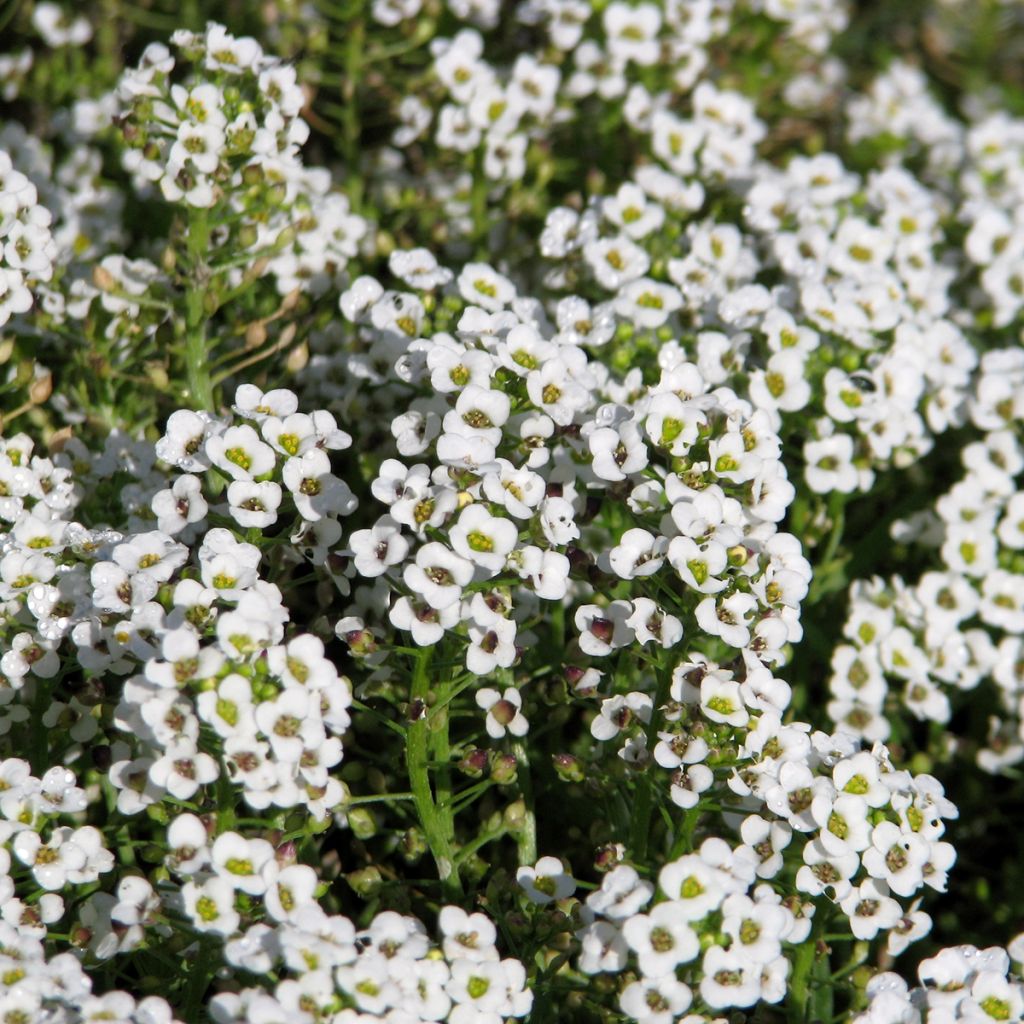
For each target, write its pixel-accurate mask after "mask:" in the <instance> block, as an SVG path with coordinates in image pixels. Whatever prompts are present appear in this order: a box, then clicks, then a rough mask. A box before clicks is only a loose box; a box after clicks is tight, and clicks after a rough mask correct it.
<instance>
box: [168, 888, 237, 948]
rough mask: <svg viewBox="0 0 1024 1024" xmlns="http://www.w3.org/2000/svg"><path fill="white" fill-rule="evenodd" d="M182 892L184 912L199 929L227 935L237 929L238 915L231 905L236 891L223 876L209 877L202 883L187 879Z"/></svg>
mask: <svg viewBox="0 0 1024 1024" xmlns="http://www.w3.org/2000/svg"><path fill="white" fill-rule="evenodd" d="M181 895H182V899H183V900H184V903H185V913H186V914H187V915H188V917H189V918H190V919H191V922H192V925H193V927H195V928H196V929H198V930H199V931H201V932H213V933H214V934H217V935H230V934H231V933H232V932H235V931H237V930H238V925H239V921H240V917H239V914H238V912H237V911H236V910H235V906H234V903H235V890H234V888H233V887H232V885H231V883H230V882H229V881H227V880H226V879H224V878H220V877H213V878H208V879H207V880H206V881H205V882H203V883H202V884H197V883H196V882H191V881H189V882H186V883H185V884H184V885H183V886H182V888H181Z"/></svg>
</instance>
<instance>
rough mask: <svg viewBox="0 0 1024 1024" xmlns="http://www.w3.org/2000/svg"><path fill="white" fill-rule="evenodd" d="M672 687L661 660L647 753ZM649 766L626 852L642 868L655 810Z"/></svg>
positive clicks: (665, 662) (669, 673)
mask: <svg viewBox="0 0 1024 1024" xmlns="http://www.w3.org/2000/svg"><path fill="white" fill-rule="evenodd" d="M671 686H672V668H671V666H670V665H669V664H668V658H667V657H662V659H661V661H660V665H659V668H658V686H657V691H656V693H655V695H654V707H652V708H651V720H650V722H648V723H647V750H648V753H649V752H650V751H651V750H653V748H654V742H655V740H656V739H657V737H658V729H660V728H661V709H662V706H663V705H664V704H665V702H666V701H667V700H668V695H669V690H670V688H671ZM650 773H651V766H650V764H648V765H647V766H646V768H645V769H644V773H643V775H642V776H641V778H640V785H639V787H638V789H639V792H638V793H637V798H636V806H635V807H634V809H633V815H632V827H631V828H630V833H629V849H630V853H631V854H632V856H633V859H634V860H635V861H636V862H637V863H640V864H642V863H643V862H644V860H645V858H646V857H647V843H648V840H649V839H650V832H651V812H652V811H653V809H654V786H655V783H654V782H653V781H652V779H651V774H650Z"/></svg>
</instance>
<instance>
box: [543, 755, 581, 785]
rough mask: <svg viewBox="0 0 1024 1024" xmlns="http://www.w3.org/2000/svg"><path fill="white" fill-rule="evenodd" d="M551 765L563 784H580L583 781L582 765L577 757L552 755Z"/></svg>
mask: <svg viewBox="0 0 1024 1024" xmlns="http://www.w3.org/2000/svg"><path fill="white" fill-rule="evenodd" d="M551 763H552V764H553V765H554V766H555V771H556V772H557V773H558V777H559V778H560V779H561V780H562V781H563V782H582V781H583V779H584V774H583V765H582V764H580V760H579V758H578V757H573V755H572V754H554V755H552V757H551Z"/></svg>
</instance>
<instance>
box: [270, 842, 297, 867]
mask: <svg viewBox="0 0 1024 1024" xmlns="http://www.w3.org/2000/svg"><path fill="white" fill-rule="evenodd" d="M274 859H275V860H276V861H277V864H278V867H282V868H287V867H290V866H291V865H292V864H297V863H298V861H299V851H298V850H297V849H296V846H295V843H294V842H293V841H292V840H291V839H289V840H288V841H287V842H286V843H282V844H281V845H280V846H279V847H278V848H277V849H276V850H275V851H274Z"/></svg>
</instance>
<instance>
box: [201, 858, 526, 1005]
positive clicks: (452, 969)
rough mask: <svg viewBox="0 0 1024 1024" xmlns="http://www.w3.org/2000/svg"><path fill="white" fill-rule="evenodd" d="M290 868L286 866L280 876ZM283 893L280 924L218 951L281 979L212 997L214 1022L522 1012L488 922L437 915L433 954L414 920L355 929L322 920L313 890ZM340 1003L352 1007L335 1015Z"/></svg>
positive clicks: (391, 915)
mask: <svg viewBox="0 0 1024 1024" xmlns="http://www.w3.org/2000/svg"><path fill="white" fill-rule="evenodd" d="M300 867H301V866H300ZM294 870H297V869H296V868H285V869H284V871H282V873H281V877H283V876H284V875H285V874H286V873H287V872H288V871H294ZM302 870H304V871H306V872H308V873H309V875H313V871H312V869H311V868H302ZM288 885H289V887H290V890H289V892H290V895H289V903H290V906H289V915H288V917H287V919H281V918H278V920H279V922H280V923H277V924H275V925H274V927H268V926H267V925H256V926H254V927H252V928H250V929H249V930H248V931H246V932H245V933H244V934H242V935H240V936H239V937H238V938H236V939H233V940H232V941H231V942H229V943H228V944H227V946H226V947H225V957H226V959H227V961H228V963H230V964H232V965H233V966H235V967H239V968H241V969H243V970H245V971H248V972H250V973H252V974H257V975H266V974H268V973H269V972H270V971H271V970H274V969H277V970H279V971H280V972H281V974H282V975H283V977H282V980H280V981H278V982H277V984H276V985H274V986H273V988H272V989H269V990H268V989H263V988H244V989H242V990H241V991H240V992H238V993H225V994H223V995H217V996H214V998H213V999H212V1000H211V1002H210V1015H211V1017H212V1019H213V1020H214V1021H216V1022H217V1024H247V1022H249V1021H253V1020H273V1019H281V1020H283V1019H285V1018H286V1017H287V1016H288V1015H289V1014H294V1013H297V1012H298V1013H302V1014H304V1015H309V1016H310V1017H312V1018H314V1019H315V1018H316V1017H319V1016H324V1017H325V1018H327V1019H333V1020H339V1021H345V1022H346V1024H348V1022H351V1024H362V1022H364V1021H365V1022H367V1024H368V1022H370V1021H394V1022H396V1024H397V1022H398V1021H403V1022H408V1024H417V1022H420V1021H424V1022H426V1021H444V1020H447V1021H450V1022H451V1024H464V1022H467V1021H480V1022H483V1021H498V1020H508V1019H510V1018H520V1017H525V1016H526V1015H527V1014H528V1013H529V1012H530V1008H531V1006H532V1005H533V992H531V991H530V990H529V989H528V988H526V971H525V969H524V968H523V965H522V964H521V963H520V962H519V961H518V960H516V959H514V958H511V957H507V958H505V959H502V958H501V957H500V954H499V953H498V950H497V948H496V945H495V942H496V940H497V929H496V928H495V926H494V922H493V921H491V919H490V918H489V917H487V915H486V914H483V913H467V912H466V911H465V910H462V909H461V908H460V907H456V906H445V907H442V908H441V911H440V914H439V915H438V926H439V932H440V946H439V947H438V946H437V945H434V944H433V943H432V942H431V940H430V937H429V936H428V934H427V930H426V928H424V926H423V924H422V923H421V922H420V921H419V920H417V919H416V918H414V917H409V916H403V915H401V914H397V913H395V912H394V911H385V912H383V913H380V914H377V915H376V916H375V917H374V918H373V920H372V921H371V922H370V924H369V926H368V927H366V928H363V929H359V930H357V929H356V927H355V926H354V925H353V924H352V922H351V921H350V920H349V919H348V918H347V917H341V916H340V915H336V914H326V913H324V911H323V910H321V909H320V907H319V906H318V905H317V904H316V902H315V901H313V900H312V899H311V898H310V894H309V893H311V890H310V891H309V892H306V893H303V895H302V896H300V895H299V894H298V893H297V892H296V890H297V888H298V887H297V886H296V885H295V880H294V879H289V881H288ZM211 899H212V897H211ZM292 900H294V902H293V903H292V902H291V901H292ZM211 912H212V910H211ZM342 1000H345V1003H346V1004H347V1005H351V1006H353V1007H354V1008H353V1009H351V1010H349V1011H342V1012H341V1013H340V1014H339V1012H338V1011H339V1010H340V1007H341V1006H342V1005H344V1004H343V1002H342Z"/></svg>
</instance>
